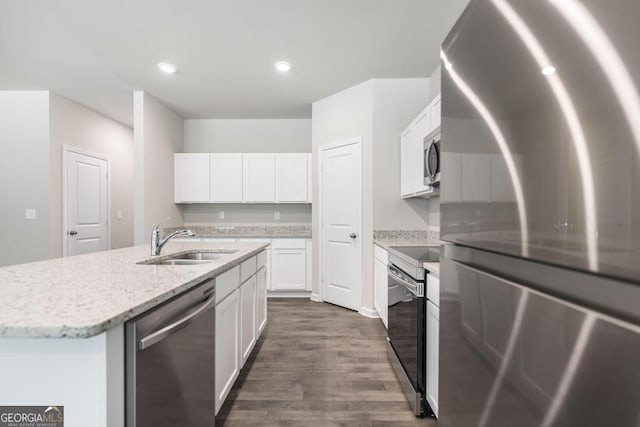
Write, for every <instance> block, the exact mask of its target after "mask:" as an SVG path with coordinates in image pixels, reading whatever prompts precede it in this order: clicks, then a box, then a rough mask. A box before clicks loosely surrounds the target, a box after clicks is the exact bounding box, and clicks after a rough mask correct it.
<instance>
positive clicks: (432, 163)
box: [424, 128, 441, 187]
mask: <svg viewBox="0 0 640 427" xmlns="http://www.w3.org/2000/svg"><path fill="white" fill-rule="evenodd" d="M440 139H441V136H440V128H438V129H436V130H434V131H433V132H431V133H430V134H429V135H427V136H425V137H424V185H430V186H432V187H438V186H440Z"/></svg>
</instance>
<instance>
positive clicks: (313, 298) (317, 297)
mask: <svg viewBox="0 0 640 427" xmlns="http://www.w3.org/2000/svg"><path fill="white" fill-rule="evenodd" d="M311 301H313V302H322V298H320V295H319V294H314V293H311Z"/></svg>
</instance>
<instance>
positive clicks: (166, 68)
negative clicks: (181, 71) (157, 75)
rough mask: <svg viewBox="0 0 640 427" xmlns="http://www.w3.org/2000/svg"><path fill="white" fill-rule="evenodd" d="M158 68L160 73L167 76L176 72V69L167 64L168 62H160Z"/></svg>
mask: <svg viewBox="0 0 640 427" xmlns="http://www.w3.org/2000/svg"><path fill="white" fill-rule="evenodd" d="M158 68H160V69H161V70H162V71H164V72H165V73H168V74H173V73H175V72H176V71H178V67H176V66H175V65H173V64H169V63H168V62H160V63H159V64H158Z"/></svg>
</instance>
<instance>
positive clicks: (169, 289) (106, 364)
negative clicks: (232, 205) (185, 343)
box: [0, 242, 267, 427]
mask: <svg viewBox="0 0 640 427" xmlns="http://www.w3.org/2000/svg"><path fill="white" fill-rule="evenodd" d="M266 246H267V245H266V244H263V243H204V242H193V243H192V242H169V243H168V244H167V245H166V246H165V247H164V249H163V254H162V255H161V256H160V257H156V258H163V257H168V256H169V255H171V254H175V253H179V252H186V251H192V250H198V249H206V250H220V251H227V252H228V251H230V250H233V251H235V252H233V253H226V254H225V255H224V256H223V257H221V258H220V259H219V260H215V261H213V262H211V263H206V264H195V265H144V264H138V262H141V261H145V260H148V259H149V258H151V257H150V256H149V247H148V246H147V245H144V246H136V247H132V248H125V249H118V250H112V251H106V252H100V253H93V254H87V255H80V256H75V257H68V258H59V259H52V260H48V261H41V262H35V263H29V264H21V265H15V266H9V267H3V268H0V378H2V387H0V405H24V406H33V405H61V406H64V407H65V421H66V423H65V426H67V427H69V426H72V427H73V426H87V425H91V426H122V425H123V422H124V390H125V376H124V370H125V360H124V359H125V357H124V355H125V352H124V344H125V340H124V323H125V322H126V321H128V320H130V319H132V318H134V317H136V316H138V315H139V314H142V313H144V312H146V311H148V310H150V309H152V308H154V307H155V306H157V305H159V304H162V303H163V302H165V301H167V300H169V299H171V298H172V297H173V296H175V295H178V294H181V293H183V292H185V291H187V290H189V289H191V288H193V287H195V286H197V285H198V284H200V283H202V282H203V281H205V280H208V279H211V278H215V277H217V276H219V275H221V274H223V273H225V272H227V271H229V270H231V269H234V268H235V267H237V266H239V265H240V264H242V263H243V262H245V261H247V260H249V259H251V258H252V257H254V256H255V255H257V254H259V253H260V252H262V251H263V250H264V248H265V247H266ZM212 386H213V385H212Z"/></svg>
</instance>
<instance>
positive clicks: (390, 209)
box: [373, 79, 430, 230]
mask: <svg viewBox="0 0 640 427" xmlns="http://www.w3.org/2000/svg"><path fill="white" fill-rule="evenodd" d="M373 82H374V86H373V88H374V93H373V96H374V98H373V228H374V230H426V229H427V225H428V216H429V211H428V204H429V202H427V201H426V200H425V199H407V200H403V199H401V198H400V175H401V173H400V134H401V133H402V131H404V129H406V127H407V126H408V125H409V123H410V122H411V121H412V120H413V119H414V118H415V117H416V116H417V115H418V113H419V112H420V111H422V110H423V109H424V108H425V107H426V106H427V103H428V94H429V88H430V81H429V79H376V80H374V81H373Z"/></svg>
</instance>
